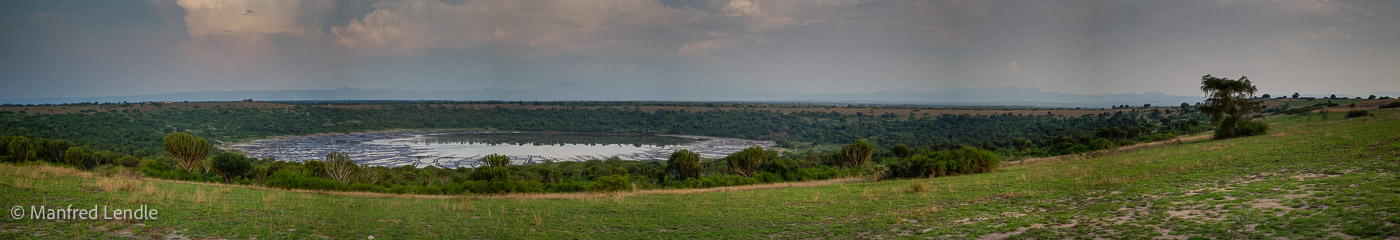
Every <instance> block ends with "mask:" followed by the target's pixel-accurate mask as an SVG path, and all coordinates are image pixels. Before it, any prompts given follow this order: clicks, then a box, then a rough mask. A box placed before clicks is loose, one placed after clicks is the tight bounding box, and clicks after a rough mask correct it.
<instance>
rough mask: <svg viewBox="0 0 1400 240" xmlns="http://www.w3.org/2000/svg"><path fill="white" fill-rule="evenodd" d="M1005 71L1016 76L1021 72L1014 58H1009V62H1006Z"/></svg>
mask: <svg viewBox="0 0 1400 240" xmlns="http://www.w3.org/2000/svg"><path fill="white" fill-rule="evenodd" d="M1006 72H1009V73H1011V74H1013V75H1016V76H1020V75H1021V74H1022V73H1021V65H1020V64H1017V63H1016V60H1011V62H1008V63H1006Z"/></svg>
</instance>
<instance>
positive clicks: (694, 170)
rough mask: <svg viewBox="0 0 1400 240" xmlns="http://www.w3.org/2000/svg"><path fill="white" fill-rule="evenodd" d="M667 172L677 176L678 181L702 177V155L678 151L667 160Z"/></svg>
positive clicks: (682, 150) (688, 151)
mask: <svg viewBox="0 0 1400 240" xmlns="http://www.w3.org/2000/svg"><path fill="white" fill-rule="evenodd" d="M666 170H667V171H670V172H673V173H674V174H675V175H676V180H680V181H685V179H688V178H693V177H699V176H700V154H697V153H695V152H691V151H690V150H685V149H681V150H676V152H673V153H671V158H670V159H667V160H666Z"/></svg>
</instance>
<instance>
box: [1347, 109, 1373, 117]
mask: <svg viewBox="0 0 1400 240" xmlns="http://www.w3.org/2000/svg"><path fill="white" fill-rule="evenodd" d="M1365 116H1371V111H1366V110H1351V111H1347V118H1354V117H1365Z"/></svg>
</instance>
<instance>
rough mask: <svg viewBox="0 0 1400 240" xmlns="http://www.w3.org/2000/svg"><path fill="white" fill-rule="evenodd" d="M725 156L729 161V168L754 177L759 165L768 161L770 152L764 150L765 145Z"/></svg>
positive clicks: (742, 174)
mask: <svg viewBox="0 0 1400 240" xmlns="http://www.w3.org/2000/svg"><path fill="white" fill-rule="evenodd" d="M725 158H726V159H727V160H728V162H729V170H733V171H734V173H738V174H739V175H740V176H745V177H752V176H753V174H754V173H755V172H756V171H758V166H762V165H763V162H766V161H768V154H767V153H765V152H763V147H759V146H752V147H748V148H745V149H744V150H743V151H739V152H736V153H734V154H730V155H729V156H728V157H725Z"/></svg>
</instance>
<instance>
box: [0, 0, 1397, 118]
mask: <svg viewBox="0 0 1400 240" xmlns="http://www.w3.org/2000/svg"><path fill="white" fill-rule="evenodd" d="M1205 74H1213V75H1215V76H1224V77H1229V78H1237V77H1240V76H1248V77H1249V79H1250V80H1252V81H1253V82H1254V83H1255V84H1256V85H1258V86H1259V88H1260V90H1261V92H1262V93H1272V94H1275V95H1278V94H1291V93H1293V92H1303V93H1305V94H1307V93H1313V94H1331V93H1336V94H1348V95H1360V96H1365V95H1368V94H1375V93H1378V92H1380V93H1395V91H1400V1H1392V0H1357V1H1338V0H1171V1H1135V0H1102V1H1073V0H1063V1H1062V0H1046V1H978V0H922V1H913V0H773V1H769V0H695V1H678V0H659V1H658V0H530V1H513V0H441V1H439V0H421V1H415V0H405V1H371V0H351V1H323V0H297V1H285V0H150V1H141V0H130V1H63V0H57V1H37V0H36V1H11V2H6V3H4V4H3V5H0V86H4V87H0V99H3V98H57V97H83V96H123V95H140V94H157V93H170V92H198V91H232V90H283V89H334V88H344V87H349V88H362V89H398V90H419V91H421V90H475V89H517V90H524V89H540V88H548V87H550V86H573V85H584V86H590V87H594V88H606V89H626V90H633V91H697V92H706V91H709V92H718V91H759V90H764V91H773V92H791V93H872V92H880V91H889V90H917V91H935V90H943V89H959V88H990V87H1026V88H1038V89H1041V90H1045V91H1057V92H1063V93H1083V94H1100V93H1144V92H1151V91H1160V92H1163V93H1166V94H1171V95H1183V96H1199V95H1202V93H1201V92H1200V90H1199V84H1200V77H1201V76H1202V75H1205ZM1397 94H1400V93H1397Z"/></svg>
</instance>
